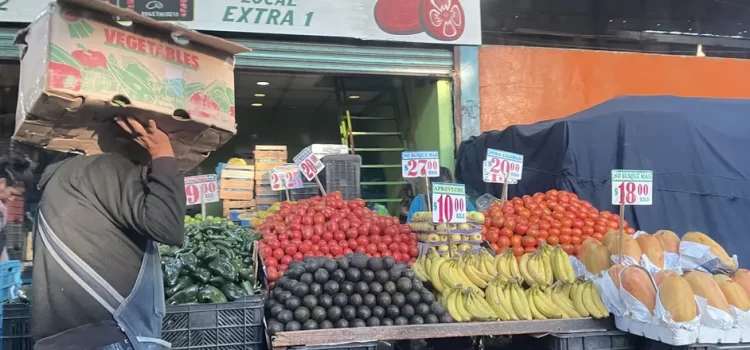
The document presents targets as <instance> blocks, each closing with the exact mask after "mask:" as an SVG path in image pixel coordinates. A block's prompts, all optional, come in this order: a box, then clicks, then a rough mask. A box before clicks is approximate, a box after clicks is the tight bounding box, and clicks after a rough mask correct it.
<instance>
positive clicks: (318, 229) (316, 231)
mask: <svg viewBox="0 0 750 350" xmlns="http://www.w3.org/2000/svg"><path fill="white" fill-rule="evenodd" d="M323 232H326V229H325V227H323V225H315V226H313V234H316V235H322V234H323Z"/></svg>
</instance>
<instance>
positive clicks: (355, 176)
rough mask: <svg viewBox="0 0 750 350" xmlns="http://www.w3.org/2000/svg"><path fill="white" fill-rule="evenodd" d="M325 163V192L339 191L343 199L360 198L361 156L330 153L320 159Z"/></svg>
mask: <svg viewBox="0 0 750 350" xmlns="http://www.w3.org/2000/svg"><path fill="white" fill-rule="evenodd" d="M321 161H322V162H323V164H325V166H326V167H325V169H324V170H325V172H324V173H325V177H324V179H321V181H323V180H324V181H325V184H326V186H325V188H326V191H327V192H333V191H340V192H341V194H342V196H343V197H344V199H345V200H351V199H354V198H361V194H360V177H359V175H360V173H359V171H360V168H361V167H362V157H360V156H359V155H356V154H346V155H331V156H325V157H323V159H321Z"/></svg>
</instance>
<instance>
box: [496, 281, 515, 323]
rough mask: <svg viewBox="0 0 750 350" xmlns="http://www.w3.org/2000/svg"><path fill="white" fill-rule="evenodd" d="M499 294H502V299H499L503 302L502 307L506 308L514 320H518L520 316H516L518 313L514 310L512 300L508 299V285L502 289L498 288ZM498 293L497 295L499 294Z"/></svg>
mask: <svg viewBox="0 0 750 350" xmlns="http://www.w3.org/2000/svg"><path fill="white" fill-rule="evenodd" d="M500 292H502V293H500V294H502V299H500V303H502V304H503V307H504V308H505V310H508V313H509V314H510V316H511V317H512V318H513V320H514V321H517V320H520V319H521V317H520V316H518V313H516V310H515V309H514V308H513V302H511V300H510V285H507V286H505V287H503V289H502V290H500ZM500 294H498V296H500Z"/></svg>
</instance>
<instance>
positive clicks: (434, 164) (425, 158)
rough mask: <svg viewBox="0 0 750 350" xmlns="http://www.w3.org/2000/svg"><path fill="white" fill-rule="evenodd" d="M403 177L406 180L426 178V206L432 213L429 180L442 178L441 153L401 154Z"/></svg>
mask: <svg viewBox="0 0 750 350" xmlns="http://www.w3.org/2000/svg"><path fill="white" fill-rule="evenodd" d="M401 176H402V177H403V178H404V179H411V178H419V177H423V178H424V183H425V204H427V210H429V211H431V210H432V209H431V203H432V201H431V200H430V181H429V178H431V177H438V176H440V153H438V152H437V151H404V152H401Z"/></svg>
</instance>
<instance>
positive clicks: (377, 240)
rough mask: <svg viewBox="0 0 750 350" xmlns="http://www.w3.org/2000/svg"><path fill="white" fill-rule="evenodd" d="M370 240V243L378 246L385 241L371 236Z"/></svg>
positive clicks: (379, 237)
mask: <svg viewBox="0 0 750 350" xmlns="http://www.w3.org/2000/svg"><path fill="white" fill-rule="evenodd" d="M369 238H370V243H375V244H378V243H380V242H382V241H383V239H382V236H371V237H369Z"/></svg>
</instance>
